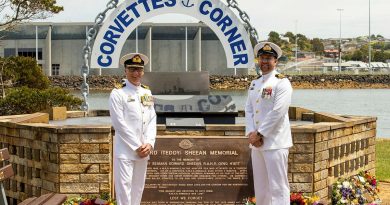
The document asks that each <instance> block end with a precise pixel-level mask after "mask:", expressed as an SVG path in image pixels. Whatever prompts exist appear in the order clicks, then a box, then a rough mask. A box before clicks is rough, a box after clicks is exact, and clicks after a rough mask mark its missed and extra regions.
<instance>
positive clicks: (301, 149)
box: [0, 107, 376, 205]
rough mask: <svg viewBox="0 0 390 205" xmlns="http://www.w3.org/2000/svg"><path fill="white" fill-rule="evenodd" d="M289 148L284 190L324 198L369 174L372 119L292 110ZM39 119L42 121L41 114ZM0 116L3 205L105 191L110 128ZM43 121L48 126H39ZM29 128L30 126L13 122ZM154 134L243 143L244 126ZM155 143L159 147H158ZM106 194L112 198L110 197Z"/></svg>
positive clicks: (108, 183)
mask: <svg viewBox="0 0 390 205" xmlns="http://www.w3.org/2000/svg"><path fill="white" fill-rule="evenodd" d="M289 115H290V120H292V121H295V120H303V121H307V122H306V123H298V124H296V123H292V126H291V127H292V135H293V142H294V146H293V147H292V148H291V149H290V155H289V173H288V177H289V181H290V187H291V191H293V192H304V193H313V194H315V195H318V196H320V197H321V198H322V199H324V200H327V199H328V197H329V196H330V194H331V192H330V190H329V188H330V186H331V185H332V184H333V183H334V182H335V180H337V178H338V177H348V176H351V175H354V174H357V173H358V172H359V171H361V170H368V171H371V172H373V173H374V172H375V136H376V118H375V117H358V116H336V115H331V114H326V113H316V112H313V111H310V110H306V109H302V108H295V107H291V108H290V110H289ZM40 117H41V118H42V116H40ZM23 119H28V121H26V120H25V121H20V120H19V121H12V120H11V121H9V120H5V118H4V117H0V140H1V141H0V147H6V148H8V149H9V150H10V154H11V155H12V156H11V160H10V162H11V163H12V165H13V169H14V171H15V177H13V178H12V179H10V180H7V181H6V182H5V188H6V193H7V196H9V198H10V205H13V204H16V203H17V202H20V201H21V200H23V199H25V198H27V197H30V196H40V195H41V194H44V193H47V192H58V193H65V194H68V196H71V195H80V194H81V195H93V194H98V193H102V192H111V190H112V172H111V170H112V169H111V161H112V160H111V154H112V136H114V130H112V129H111V127H110V126H53V125H49V124H45V123H37V122H39V121H40V120H36V119H37V118H33V117H26V116H24V117H23ZM41 121H43V122H47V120H41ZM26 122H34V123H33V124H20V123H26ZM157 130H158V131H157V134H158V136H163V135H173V136H175V135H178V136H180V137H185V136H188V137H196V136H234V137H243V136H244V134H245V131H244V130H245V126H244V125H206V128H205V130H200V131H189V130H188V131H172V130H169V129H167V128H166V127H165V126H164V125H158V127H157ZM157 143H158V141H157ZM111 193H112V192H111Z"/></svg>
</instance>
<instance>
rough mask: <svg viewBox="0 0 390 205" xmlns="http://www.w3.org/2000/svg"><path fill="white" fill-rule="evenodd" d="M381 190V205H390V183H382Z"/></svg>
mask: <svg viewBox="0 0 390 205" xmlns="http://www.w3.org/2000/svg"><path fill="white" fill-rule="evenodd" d="M379 189H380V190H379V191H380V192H379V197H380V199H381V200H382V204H381V205H390V183H388V182H380V184H379Z"/></svg>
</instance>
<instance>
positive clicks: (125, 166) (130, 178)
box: [114, 158, 148, 205]
mask: <svg viewBox="0 0 390 205" xmlns="http://www.w3.org/2000/svg"><path fill="white" fill-rule="evenodd" d="M147 164H148V160H137V161H134V160H128V159H118V158H114V184H115V195H116V202H117V205H139V204H141V198H142V192H143V190H144V186H145V178H146V167H147Z"/></svg>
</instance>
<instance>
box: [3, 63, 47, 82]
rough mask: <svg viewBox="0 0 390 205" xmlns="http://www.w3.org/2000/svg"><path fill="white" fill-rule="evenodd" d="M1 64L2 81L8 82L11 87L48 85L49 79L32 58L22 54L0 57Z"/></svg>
mask: <svg viewBox="0 0 390 205" xmlns="http://www.w3.org/2000/svg"><path fill="white" fill-rule="evenodd" d="M1 64H2V65H3V72H2V81H6V82H9V84H10V86H11V87H21V86H26V87H29V88H38V89H46V88H48V87H49V79H48V78H47V77H46V76H45V75H44V74H43V72H42V70H41V67H39V66H38V65H37V61H36V60H35V59H33V58H30V57H22V56H18V57H16V56H12V57H9V58H0V65H1Z"/></svg>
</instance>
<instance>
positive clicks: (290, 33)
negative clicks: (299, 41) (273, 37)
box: [284, 31, 295, 44]
mask: <svg viewBox="0 0 390 205" xmlns="http://www.w3.org/2000/svg"><path fill="white" fill-rule="evenodd" d="M284 37H287V38H288V39H289V41H290V43H294V44H295V35H294V34H293V33H292V32H291V31H288V32H286V34H284Z"/></svg>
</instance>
